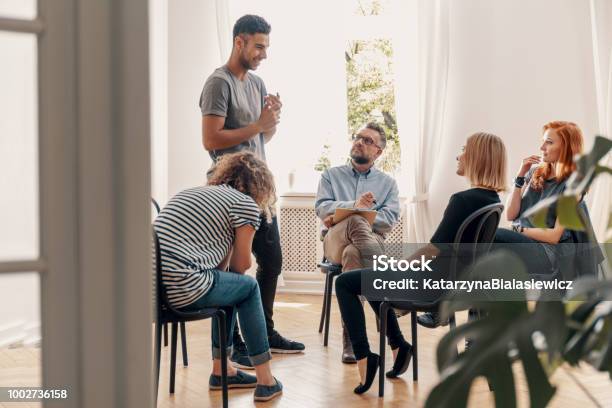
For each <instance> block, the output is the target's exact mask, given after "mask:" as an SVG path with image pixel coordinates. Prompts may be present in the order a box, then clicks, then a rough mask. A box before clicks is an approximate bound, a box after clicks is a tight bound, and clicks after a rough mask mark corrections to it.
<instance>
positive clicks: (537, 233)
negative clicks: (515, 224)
mask: <svg viewBox="0 0 612 408" xmlns="http://www.w3.org/2000/svg"><path fill="white" fill-rule="evenodd" d="M563 231H565V228H564V227H563V226H562V225H561V224H559V219H558V218H557V220H556V221H555V227H554V228H525V229H523V235H525V236H526V237H529V238H531V239H535V240H536V241H540V242H545V243H547V244H558V243H559V240H560V239H561V236H562V235H563Z"/></svg>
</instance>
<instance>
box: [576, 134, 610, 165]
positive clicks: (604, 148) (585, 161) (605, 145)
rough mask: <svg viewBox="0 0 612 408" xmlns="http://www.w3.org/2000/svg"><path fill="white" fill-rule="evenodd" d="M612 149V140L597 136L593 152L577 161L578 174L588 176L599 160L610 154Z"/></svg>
mask: <svg viewBox="0 0 612 408" xmlns="http://www.w3.org/2000/svg"><path fill="white" fill-rule="evenodd" d="M610 149H612V140H610V139H607V138H605V137H603V136H595V141H594V143H593V148H592V149H591V151H590V152H589V153H587V154H585V155H583V156H580V157H579V158H578V160H577V161H576V167H577V170H578V172H579V173H581V174H587V173H588V171H589V169H591V168H592V167H595V165H597V163H598V162H599V160H601V159H602V158H603V157H604V156H605V155H606V154H608V152H609V151H610Z"/></svg>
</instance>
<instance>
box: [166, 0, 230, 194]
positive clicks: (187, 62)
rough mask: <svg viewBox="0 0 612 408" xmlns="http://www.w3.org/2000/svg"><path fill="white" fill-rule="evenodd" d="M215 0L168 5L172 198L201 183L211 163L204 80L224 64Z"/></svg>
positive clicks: (181, 0)
mask: <svg viewBox="0 0 612 408" xmlns="http://www.w3.org/2000/svg"><path fill="white" fill-rule="evenodd" d="M216 27H217V23H216V14H215V2H214V1H213V0H173V1H169V2H168V196H169V197H171V196H172V195H174V194H176V193H177V192H179V191H180V190H182V189H184V188H188V187H193V186H196V185H199V184H203V183H204V182H205V179H206V170H207V169H208V168H209V167H210V163H211V160H210V158H209V156H208V153H207V152H206V151H205V150H204V147H203V146H202V130H201V126H202V115H201V113H200V109H199V106H198V101H199V98H200V92H201V91H202V87H203V86H204V81H205V80H206V78H207V77H208V76H209V75H210V74H211V73H212V72H213V70H214V69H215V68H217V67H218V66H220V65H221V59H220V54H219V46H218V41H217V29H216Z"/></svg>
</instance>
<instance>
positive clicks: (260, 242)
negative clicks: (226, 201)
mask: <svg viewBox="0 0 612 408" xmlns="http://www.w3.org/2000/svg"><path fill="white" fill-rule="evenodd" d="M270 29H271V27H270V24H268V23H267V22H266V20H264V19H263V18H261V17H259V16H254V15H245V16H242V17H240V18H239V19H238V21H236V24H235V25H234V29H233V46H232V53H231V55H230V57H229V60H228V61H227V63H226V64H225V65H223V66H222V67H220V68H217V69H216V70H215V71H214V72H213V73H212V74H211V75H210V76H209V77H208V79H207V80H206V83H205V84H204V89H203V90H202V94H201V95H200V109H201V111H202V142H203V144H204V148H205V149H206V150H207V151H208V153H209V154H210V157H211V158H212V160H213V165H212V167H211V168H210V169H209V171H208V175H209V176H210V175H211V174H212V172H213V171H214V167H215V163H216V161H217V159H218V158H219V157H221V156H222V155H224V154H227V153H234V152H238V151H250V152H253V154H255V156H256V157H257V158H259V159H261V160H262V161H264V162H265V160H266V153H265V149H264V145H265V144H266V143H267V142H269V141H270V140H271V139H272V136H274V134H275V133H276V125H277V124H278V123H279V120H280V113H281V108H282V103H281V101H280V97H279V95H278V94H276V95H268V93H267V91H266V87H265V85H264V82H263V80H262V79H261V78H259V77H258V76H256V75H254V74H253V73H252V72H249V71H253V70H255V69H257V67H258V66H259V64H260V63H261V61H262V60H264V59H266V57H267V54H266V52H267V49H268V46H269V44H270V41H269V34H270ZM272 210H273V209H272ZM272 212H273V211H272ZM252 250H253V254H254V255H255V259H256V260H257V275H256V278H257V283H258V284H259V289H260V291H261V301H262V303H263V310H264V315H265V318H266V329H267V336H268V342H269V344H270V349H271V351H272V352H273V353H299V352H301V351H303V350H304V345H303V344H302V343H298V342H295V341H291V340H288V339H286V338H285V337H283V336H281V335H280V333H278V332H277V331H276V330H274V321H273V320H272V314H273V306H274V297H275V295H276V284H277V281H278V276H279V275H280V273H281V268H282V255H281V245H280V234H279V230H278V223H277V219H276V217H275V216H274V217H272V221H271V222H267V221H266V220H265V218H262V220H261V223H260V227H259V229H258V230H257V232H256V233H255V238H254V240H253V248H252ZM236 327H237V326H236ZM265 334H266V333H262V335H265ZM233 343H234V352H233V353H232V356H231V360H232V362H233V363H234V365H236V366H238V367H240V368H252V365H251V363H250V361H249V359H248V354H247V350H246V346H245V344H244V342H243V341H242V339H241V337H240V334H239V333H238V330H237V329H236V331H235V332H234V341H233Z"/></svg>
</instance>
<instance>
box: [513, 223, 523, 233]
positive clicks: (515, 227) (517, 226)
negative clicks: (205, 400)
mask: <svg viewBox="0 0 612 408" xmlns="http://www.w3.org/2000/svg"><path fill="white" fill-rule="evenodd" d="M512 231H514V232H519V233H521V234H522V233H523V231H525V227H523V226H522V225H521V224H512Z"/></svg>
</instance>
